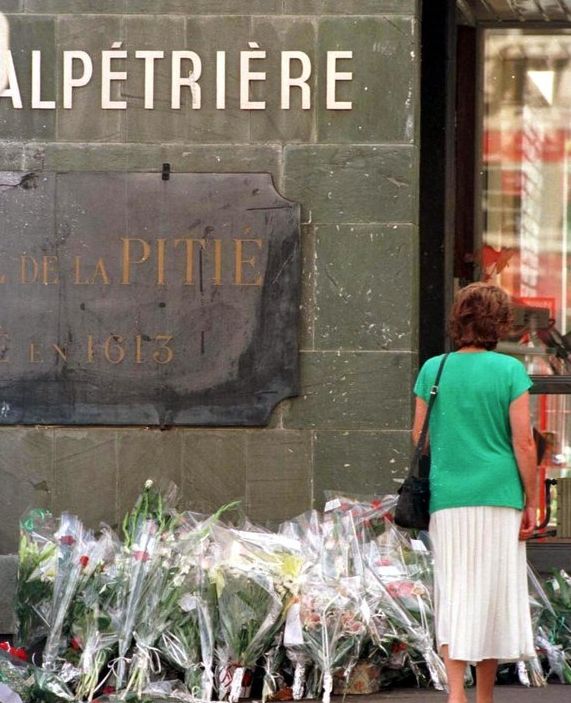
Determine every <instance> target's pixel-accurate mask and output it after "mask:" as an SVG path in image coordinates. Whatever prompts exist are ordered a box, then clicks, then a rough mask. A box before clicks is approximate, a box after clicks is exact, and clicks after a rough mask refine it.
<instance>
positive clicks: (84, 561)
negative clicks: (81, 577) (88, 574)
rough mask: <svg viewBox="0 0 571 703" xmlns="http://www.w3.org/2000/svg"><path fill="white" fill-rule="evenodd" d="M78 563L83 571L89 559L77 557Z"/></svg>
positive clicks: (85, 556) (84, 556)
mask: <svg viewBox="0 0 571 703" xmlns="http://www.w3.org/2000/svg"><path fill="white" fill-rule="evenodd" d="M79 563H80V564H81V566H82V567H83V568H84V569H85V568H86V566H87V565H88V564H89V557H88V556H87V555H86V554H84V555H83V556H81V557H79Z"/></svg>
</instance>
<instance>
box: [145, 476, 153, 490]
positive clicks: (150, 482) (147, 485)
mask: <svg viewBox="0 0 571 703" xmlns="http://www.w3.org/2000/svg"><path fill="white" fill-rule="evenodd" d="M152 487H153V479H151V478H148V479H147V480H146V481H145V489H146V490H147V491H148V490H149V488H152Z"/></svg>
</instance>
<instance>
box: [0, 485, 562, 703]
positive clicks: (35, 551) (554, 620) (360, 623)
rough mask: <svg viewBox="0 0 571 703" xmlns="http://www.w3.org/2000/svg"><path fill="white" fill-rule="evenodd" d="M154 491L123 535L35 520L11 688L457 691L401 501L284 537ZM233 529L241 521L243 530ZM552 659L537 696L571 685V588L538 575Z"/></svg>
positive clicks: (25, 528) (544, 659) (349, 507)
mask: <svg viewBox="0 0 571 703" xmlns="http://www.w3.org/2000/svg"><path fill="white" fill-rule="evenodd" d="M176 501H177V496H176V491H175V490H174V488H170V487H169V488H167V489H166V490H164V491H161V490H158V489H157V487H156V485H155V484H153V483H152V482H151V481H149V482H147V484H145V487H144V490H143V492H142V493H141V495H140V496H139V498H138V499H137V501H136V503H135V505H134V507H133V509H132V510H131V511H130V512H129V513H128V514H127V515H126V516H125V519H124V521H123V523H122V526H121V532H120V533H117V532H116V531H114V530H113V529H111V528H110V527H107V526H102V527H101V529H100V530H99V531H98V532H96V533H94V532H93V531H91V530H88V529H86V528H85V527H84V526H83V525H82V523H81V521H80V520H79V519H78V518H77V517H76V516H73V515H70V514H67V513H64V514H63V515H62V516H61V517H60V518H55V517H54V516H52V515H50V514H49V513H48V512H46V511H45V510H32V511H30V512H29V513H28V514H27V515H25V516H24V518H23V519H22V523H21V540H20V567H19V579H18V591H17V604H16V610H17V615H18V620H19V629H18V634H17V638H16V642H15V643H14V644H8V643H1V644H0V680H1V681H2V682H3V683H5V684H6V685H8V686H9V687H10V688H12V690H14V691H15V692H17V693H18V695H19V696H20V697H21V698H22V700H23V701H24V703H32V702H33V703H35V702H36V701H40V700H41V701H47V703H57V702H58V701H92V700H99V701H100V702H101V703H103V702H104V701H105V703H111V701H120V700H129V701H139V700H148V699H153V700H159V699H163V700H179V701H180V700H183V701H190V702H194V701H201V702H202V701H204V702H208V701H211V700H228V701H231V703H236V701H237V700H238V699H239V698H241V697H244V696H247V695H250V692H251V693H252V695H255V696H256V697H258V696H259V697H261V698H262V699H263V701H268V700H288V699H301V698H317V697H322V698H323V700H324V701H325V702H326V703H327V701H329V698H330V696H331V695H332V693H341V694H344V693H374V692H376V691H378V690H379V688H380V687H389V686H394V685H399V684H413V685H424V686H429V685H432V686H434V687H436V688H439V689H442V688H445V687H446V674H445V669H444V665H443V662H442V660H441V659H440V657H439V656H438V653H437V652H436V651H435V647H434V633H433V599H432V557H431V553H430V545H429V544H428V543H427V542H425V541H423V540H422V539H420V538H418V539H417V538H414V537H411V535H410V534H409V533H407V532H404V531H403V530H400V529H399V528H397V527H396V526H395V525H394V522H393V518H392V515H393V511H394V507H395V503H396V497H395V496H385V497H382V498H378V499H367V498H361V497H358V496H357V497H356V496H346V495H345V496H344V495H328V500H327V504H326V509H325V511H324V512H323V513H320V512H318V511H315V510H313V511H309V512H307V513H305V514H303V515H301V516H299V517H297V518H295V519H292V520H289V521H287V522H285V523H283V524H282V525H280V526H279V528H278V529H277V530H274V531H269V530H267V529H265V528H263V527H261V526H258V525H254V524H252V523H250V522H249V521H248V520H247V519H246V518H245V517H244V516H241V515H240V514H239V512H238V513H237V511H236V510H232V511H229V508H236V507H237V506H236V504H232V505H230V506H224V507H223V508H221V509H220V510H219V511H218V512H217V513H214V514H212V515H198V514H195V513H191V512H188V511H187V512H180V511H179V510H178V509H177V503H176ZM230 516H231V517H232V520H230ZM530 585H531V589H530V594H531V606H532V613H533V622H534V629H535V633H536V645H537V651H538V658H537V659H536V660H535V661H532V662H527V663H525V664H522V665H520V667H519V670H518V673H519V676H520V680H521V681H522V683H524V684H526V685H543V684H544V683H545V681H546V680H547V678H548V677H549V676H553V677H556V678H558V679H559V680H561V681H562V682H565V683H569V682H570V681H571V675H570V674H571V667H570V653H571V629H570V628H571V580H570V578H569V576H568V575H567V574H566V573H565V572H560V573H557V574H554V575H553V576H552V577H550V578H549V579H547V580H546V581H545V580H544V581H541V579H539V578H538V577H537V576H536V575H535V574H533V573H532V572H530Z"/></svg>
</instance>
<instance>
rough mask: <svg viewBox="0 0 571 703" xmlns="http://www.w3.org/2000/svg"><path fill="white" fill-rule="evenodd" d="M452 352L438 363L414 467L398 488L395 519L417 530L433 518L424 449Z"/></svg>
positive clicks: (426, 525)
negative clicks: (443, 370) (431, 418)
mask: <svg viewBox="0 0 571 703" xmlns="http://www.w3.org/2000/svg"><path fill="white" fill-rule="evenodd" d="M448 356H449V354H445V355H444V357H443V358H442V361H441V362H440V366H439V367H438V373H437V374H436V379H435V380H434V385H433V386H432V388H431V390H430V398H429V400H428V407H427V409H426V417H425V418H424V424H423V425H422V431H421V433H420V437H419V439H418V444H417V445H416V447H415V448H414V453H413V455H412V459H411V462H410V470H409V472H408V476H407V477H406V478H405V480H404V482H403V484H402V486H401V487H400V488H399V491H398V494H399V497H398V500H397V507H396V510H395V522H396V524H397V525H398V526H399V527H408V528H412V529H415V530H427V529H428V523H429V521H430V513H429V511H428V508H429V503H430V479H429V473H430V463H429V462H430V458H429V457H426V459H424V458H423V455H422V450H423V449H424V445H425V444H426V435H427V434H428V422H429V420H430V412H431V410H432V406H433V405H434V401H435V400H436V396H437V395H438V384H439V383H440V377H441V376H442V369H443V368H444V364H445V363H446V359H447V358H448ZM421 469H422V470H421Z"/></svg>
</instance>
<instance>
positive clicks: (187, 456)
mask: <svg viewBox="0 0 571 703" xmlns="http://www.w3.org/2000/svg"><path fill="white" fill-rule="evenodd" d="M245 442H246V433H245V432H244V431H243V430H186V431H184V432H183V453H182V490H183V500H184V504H185V505H186V506H188V507H190V508H191V509H192V510H197V511H199V512H212V511H215V510H217V509H218V508H220V507H221V506H223V505H226V504H228V503H231V502H232V501H235V500H241V499H243V498H244V496H245V495H246V449H245Z"/></svg>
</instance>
